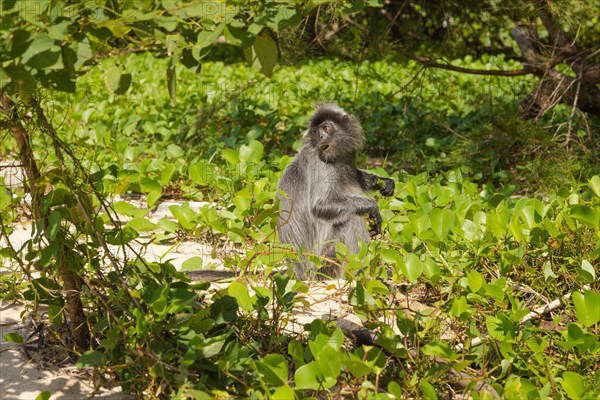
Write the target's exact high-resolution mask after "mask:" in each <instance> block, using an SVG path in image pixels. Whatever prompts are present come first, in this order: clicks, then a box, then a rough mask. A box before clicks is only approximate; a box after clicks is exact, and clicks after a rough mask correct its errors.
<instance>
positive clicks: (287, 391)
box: [271, 385, 296, 400]
mask: <svg viewBox="0 0 600 400" xmlns="http://www.w3.org/2000/svg"><path fill="white" fill-rule="evenodd" d="M294 398H296V395H295V394H294V390H293V389H292V388H291V387H289V386H288V385H283V386H280V387H278V388H277V390H276V391H275V392H274V393H273V394H272V395H271V399H273V400H289V399H294Z"/></svg>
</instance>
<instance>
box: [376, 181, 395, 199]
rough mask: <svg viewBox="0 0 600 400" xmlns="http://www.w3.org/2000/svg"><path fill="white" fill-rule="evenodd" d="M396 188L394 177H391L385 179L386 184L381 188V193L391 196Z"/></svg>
mask: <svg viewBox="0 0 600 400" xmlns="http://www.w3.org/2000/svg"><path fill="white" fill-rule="evenodd" d="M395 188H396V184H395V183H394V180H393V179H390V178H386V179H384V184H383V186H382V187H381V189H379V193H381V194H382V195H384V196H386V197H389V196H391V195H393V194H394V189H395Z"/></svg>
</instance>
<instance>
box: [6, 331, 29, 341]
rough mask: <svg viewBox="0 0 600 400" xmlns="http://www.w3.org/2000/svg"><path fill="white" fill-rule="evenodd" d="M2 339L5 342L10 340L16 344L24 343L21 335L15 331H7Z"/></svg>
mask: <svg viewBox="0 0 600 400" xmlns="http://www.w3.org/2000/svg"><path fill="white" fill-rule="evenodd" d="M4 340H6V341H7V342H10V343H17V344H23V343H24V340H23V336H21V335H19V334H18V333H16V332H10V333H7V334H6V335H4Z"/></svg>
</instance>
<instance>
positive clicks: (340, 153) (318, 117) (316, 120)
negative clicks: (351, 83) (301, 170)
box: [304, 103, 365, 163]
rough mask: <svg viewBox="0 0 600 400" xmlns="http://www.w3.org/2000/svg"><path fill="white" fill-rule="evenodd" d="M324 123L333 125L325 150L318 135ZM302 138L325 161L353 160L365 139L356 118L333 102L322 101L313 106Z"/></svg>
mask: <svg viewBox="0 0 600 400" xmlns="http://www.w3.org/2000/svg"><path fill="white" fill-rule="evenodd" d="M324 125H330V126H332V127H333V131H332V134H331V137H330V138H329V140H328V142H327V146H326V149H327V150H323V146H322V145H321V141H320V136H319V132H320V129H322V128H323V126H324ZM304 138H305V140H306V141H307V144H308V145H310V146H311V147H312V148H314V149H316V150H317V151H318V152H319V158H320V159H321V160H322V161H324V162H327V163H332V162H337V161H342V162H343V161H349V162H354V160H355V157H356V152H357V151H358V150H360V149H361V148H362V147H363V144H364V140H365V136H364V133H363V130H362V128H361V126H360V123H359V122H358V120H357V119H356V118H355V117H353V116H352V115H349V114H348V113H347V112H346V111H345V110H344V109H343V108H341V107H340V106H338V105H337V104H335V103H322V104H319V105H318V106H317V107H316V108H315V112H314V113H313V115H312V117H311V118H310V120H309V122H308V130H307V131H306V133H305V134H304Z"/></svg>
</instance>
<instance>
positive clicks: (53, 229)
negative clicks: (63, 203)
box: [46, 210, 62, 241]
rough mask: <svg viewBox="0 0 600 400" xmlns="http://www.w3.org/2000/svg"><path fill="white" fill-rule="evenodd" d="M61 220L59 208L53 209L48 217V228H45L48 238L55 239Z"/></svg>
mask: <svg viewBox="0 0 600 400" xmlns="http://www.w3.org/2000/svg"><path fill="white" fill-rule="evenodd" d="M61 221H62V215H61V213H60V210H55V211H52V213H50V216H49V217H48V228H47V229H46V232H47V234H48V239H49V240H51V241H52V240H54V239H56V235H58V232H59V231H60V227H61Z"/></svg>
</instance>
